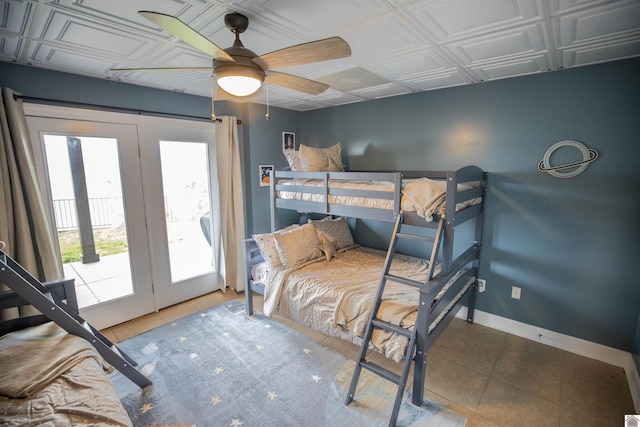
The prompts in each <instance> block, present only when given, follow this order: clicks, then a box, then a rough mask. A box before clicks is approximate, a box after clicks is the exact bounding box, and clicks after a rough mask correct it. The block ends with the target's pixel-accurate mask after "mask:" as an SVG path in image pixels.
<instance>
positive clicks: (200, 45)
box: [138, 10, 235, 62]
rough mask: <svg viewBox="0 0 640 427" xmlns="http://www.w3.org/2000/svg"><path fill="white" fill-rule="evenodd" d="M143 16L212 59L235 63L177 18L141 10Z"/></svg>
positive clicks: (213, 44)
mask: <svg viewBox="0 0 640 427" xmlns="http://www.w3.org/2000/svg"><path fill="white" fill-rule="evenodd" d="M138 13H139V14H140V15H141V16H143V17H145V18H147V19H148V20H149V21H151V22H153V23H155V24H157V25H159V26H160V27H162V28H163V29H165V30H166V31H168V32H169V33H171V34H173V35H174V36H176V37H178V38H180V39H181V40H182V41H184V42H186V43H189V44H190V45H191V46H193V47H195V48H196V49H199V50H201V51H202V52H204V53H206V54H207V55H209V56H211V57H212V58H215V59H219V60H222V61H230V62H235V61H234V59H233V58H232V57H231V56H230V55H229V54H228V53H227V52H225V51H224V50H222V49H221V48H219V47H218V46H217V45H216V44H215V43H213V42H212V41H211V40H209V39H208V38H206V37H205V36H203V35H202V34H200V33H199V32H197V31H196V30H194V29H193V28H191V27H190V26H188V25H187V24H185V23H184V22H182V21H181V20H179V19H178V18H176V17H175V16H171V15H165V14H164V13H158V12H150V11H147V10H141V11H139V12H138Z"/></svg>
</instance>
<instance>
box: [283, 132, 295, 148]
mask: <svg viewBox="0 0 640 427" xmlns="http://www.w3.org/2000/svg"><path fill="white" fill-rule="evenodd" d="M295 149H296V134H295V133H293V132H282V151H292V150H295Z"/></svg>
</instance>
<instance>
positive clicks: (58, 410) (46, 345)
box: [0, 322, 132, 427]
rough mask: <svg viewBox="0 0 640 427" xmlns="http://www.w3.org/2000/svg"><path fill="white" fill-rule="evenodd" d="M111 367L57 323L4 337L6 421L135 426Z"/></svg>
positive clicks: (0, 365)
mask: <svg viewBox="0 0 640 427" xmlns="http://www.w3.org/2000/svg"><path fill="white" fill-rule="evenodd" d="M111 370H113V368H112V367H111V366H109V365H107V364H106V362H105V361H104V359H103V358H102V356H100V355H99V354H98V352H97V351H96V350H95V349H94V348H93V346H92V345H91V344H90V343H88V342H87V341H86V340H84V339H82V338H79V337H76V336H74V335H69V334H67V332H66V331H64V330H63V329H61V328H60V327H59V326H57V325H56V324H55V323H53V322H49V323H45V324H43V325H40V326H34V327H31V328H27V329H23V330H20V331H16V332H12V333H9V334H7V335H5V336H3V337H0V425H3V426H5V425H6V426H42V425H46V426H98V425H99V426H129V427H130V426H131V425H132V424H131V420H130V419H129V416H128V415H127V412H126V411H125V409H124V408H123V407H122V405H121V403H120V400H119V399H118V395H117V393H116V390H115V387H114V386H113V384H112V383H111V381H110V380H109V378H108V376H107V373H109V372H110V371H111Z"/></svg>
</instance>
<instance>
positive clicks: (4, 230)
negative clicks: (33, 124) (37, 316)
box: [0, 88, 63, 318]
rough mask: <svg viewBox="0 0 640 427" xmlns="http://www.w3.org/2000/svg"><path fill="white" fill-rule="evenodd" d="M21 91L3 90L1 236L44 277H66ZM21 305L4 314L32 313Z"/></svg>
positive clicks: (7, 249)
mask: <svg viewBox="0 0 640 427" xmlns="http://www.w3.org/2000/svg"><path fill="white" fill-rule="evenodd" d="M14 95H19V94H17V93H16V92H14V91H13V90H11V89H9V88H2V90H1V91H0V127H1V132H0V145H1V149H0V201H1V202H2V208H0V241H3V242H5V244H6V247H5V249H4V251H5V252H6V253H7V254H8V255H9V256H10V257H12V258H13V259H14V260H16V262H18V263H19V264H20V265H22V267H24V269H25V270H27V271H28V272H29V273H31V274H32V275H33V276H35V277H36V278H38V279H39V280H40V281H43V282H44V281H47V280H53V279H59V278H60V277H62V275H63V273H62V264H61V263H60V261H59V258H58V256H57V252H56V242H55V239H54V236H55V234H54V233H55V230H56V227H55V225H54V224H52V223H51V220H50V217H49V216H48V214H47V205H46V202H45V199H44V197H43V195H42V191H41V189H40V187H39V185H38V179H37V176H36V168H35V161H34V158H33V152H32V147H31V142H30V138H29V129H28V127H27V120H26V118H25V115H24V110H23V108H22V101H20V100H16V99H15V96H14ZM34 310H35V309H33V308H31V309H30V310H26V312H24V313H22V312H21V313H17V310H15V309H14V310H13V311H11V312H3V313H2V317H3V318H10V317H15V316H17V315H23V314H33V313H34Z"/></svg>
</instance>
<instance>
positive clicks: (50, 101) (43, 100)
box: [13, 94, 242, 125]
mask: <svg viewBox="0 0 640 427" xmlns="http://www.w3.org/2000/svg"><path fill="white" fill-rule="evenodd" d="M13 97H14V98H15V99H22V100H23V101H26V102H29V101H32V102H36V103H41V104H52V105H73V106H76V107H88V108H93V109H95V108H96V107H97V108H99V109H103V110H110V111H115V112H124V113H129V114H139V115H143V114H147V115H151V116H165V117H176V118H188V119H197V120H203V121H204V120H206V121H209V120H211V117H201V116H192V115H189V114H178V113H163V112H161V111H149V110H137V109H135V108H126V107H110V106H108V105H98V104H90V103H87V102H78V101H65V100H61V99H49V98H39V97H37V96H27V95H18V94H14V95H13ZM221 121H222V119H215V120H214V122H221ZM238 124H239V125H241V124H242V120H240V119H238Z"/></svg>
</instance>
